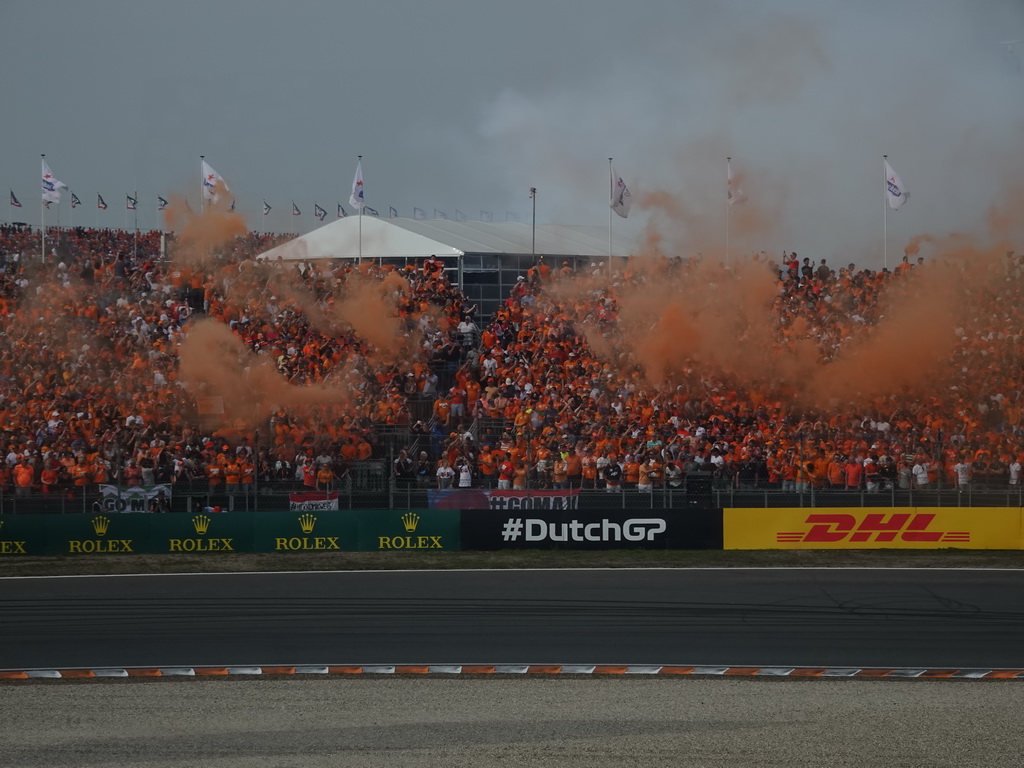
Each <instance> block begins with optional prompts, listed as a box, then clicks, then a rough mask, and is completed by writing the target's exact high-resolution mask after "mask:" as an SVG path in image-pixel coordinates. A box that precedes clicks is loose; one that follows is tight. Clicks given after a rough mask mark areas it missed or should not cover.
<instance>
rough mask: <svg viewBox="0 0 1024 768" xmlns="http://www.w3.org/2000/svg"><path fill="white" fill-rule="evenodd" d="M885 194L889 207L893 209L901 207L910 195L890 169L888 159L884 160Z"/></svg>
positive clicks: (901, 181) (894, 172)
mask: <svg viewBox="0 0 1024 768" xmlns="http://www.w3.org/2000/svg"><path fill="white" fill-rule="evenodd" d="M885 195H886V197H887V198H888V200H889V207H890V208H892V209H893V210H894V211H897V210H899V209H900V208H901V207H903V204H904V203H905V202H907V198H909V197H910V193H909V192H907V187H906V185H905V184H904V183H903V180H902V179H901V178H900V177H899V176H898V175H897V173H896V171H894V170H893V169H892V166H891V165H889V161H888V160H886V161H885Z"/></svg>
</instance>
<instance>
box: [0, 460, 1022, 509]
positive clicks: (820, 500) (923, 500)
mask: <svg viewBox="0 0 1024 768" xmlns="http://www.w3.org/2000/svg"><path fill="white" fill-rule="evenodd" d="M352 474H353V478H352V482H349V483H343V484H339V486H338V487H336V488H335V489H334V490H333V491H331V493H333V494H334V495H335V497H336V498H337V507H338V508H339V509H351V510H358V509H395V510H406V509H421V508H426V507H430V506H433V505H434V501H433V500H435V499H437V498H438V496H439V492H438V491H437V490H436V489H434V488H432V487H428V486H426V485H421V484H416V483H415V482H413V483H408V484H405V483H402V482H396V481H395V480H394V478H392V477H390V476H389V475H388V473H387V471H386V467H385V466H384V465H383V463H382V462H363V463H362V464H359V465H357V467H355V468H354V469H353V473H352ZM477 485H478V487H476V488H472V489H469V490H468V491H467V492H470V493H472V494H474V495H476V496H480V497H485V496H497V495H498V494H500V492H498V491H497V489H495V488H493V487H486V486H485V487H479V486H480V485H481V484H479V483H478V484H477ZM156 487H159V488H162V489H164V496H163V498H162V500H161V502H162V503H165V507H166V508H165V509H164V511H171V512H196V511H202V510H203V509H208V508H219V510H220V511H225V512H259V511H266V510H275V509H288V508H289V507H290V502H291V501H292V499H293V498H294V497H295V496H296V495H297V494H303V493H307V492H310V491H314V492H315V491H316V489H315V488H310V487H308V486H306V485H303V484H302V483H300V482H295V481H284V480H282V481H273V482H264V483H259V484H254V485H250V486H244V485H239V486H237V487H236V488H235V489H231V488H226V487H225V486H224V485H220V486H219V487H216V488H211V487H210V486H209V485H208V484H206V483H203V482H192V483H190V482H176V483H168V484H166V485H162V486H156ZM111 488H114V489H115V490H113V491H110V490H107V491H105V492H100V491H99V490H98V489H97V487H96V486H90V487H87V488H85V489H81V488H72V489H67V490H66V491H63V492H58V493H51V494H42V493H38V492H35V493H25V494H23V495H20V494H17V493H15V492H12V491H11V490H10V489H8V490H3V489H0V515H14V514H19V515H20V514H54V513H60V514H73V513H95V512H141V511H147V510H148V508H149V507H150V506H152V505H153V496H154V494H155V492H152V493H149V494H148V495H146V494H145V493H142V491H145V490H146V489H139V488H135V489H129V488H117V487H116V486H111ZM150 490H152V489H150ZM568 490H570V491H571V492H572V493H573V494H574V495H575V496H576V498H577V502H575V506H576V507H577V508H579V509H591V510H616V509H618V510H641V509H690V508H693V507H695V506H704V507H721V508H764V509H770V508H778V507H782V508H790V507H803V508H832V507H864V508H869V507H1022V506H1024V489H1022V488H1021V486H1009V485H1006V486H1002V487H988V488H981V487H976V486H970V487H966V488H963V489H955V488H945V489H939V488H935V489H910V490H888V491H879V492H868V491H864V490H849V491H847V490H812V491H807V492H803V493H797V492H794V491H782V490H779V489H773V488H760V489H740V488H713V487H712V486H711V485H710V483H708V482H706V481H703V480H700V481H697V480H695V479H692V478H691V479H689V480H688V481H687V482H686V483H685V484H684V485H683V486H682V487H680V488H655V489H653V490H651V491H647V492H644V491H639V490H637V489H635V488H633V489H629V488H627V489H622V490H619V491H617V492H615V493H609V492H607V491H605V490H587V489H578V488H576V489H568ZM459 492H460V493H461V492H462V491H461V490H460V491H459ZM563 492H564V491H555V490H553V489H548V490H533V491H525V492H522V493H521V494H519V495H520V496H522V497H529V498H536V499H538V500H540V502H539V503H541V504H543V500H544V499H546V498H548V497H550V496H551V495H552V494H553V493H554V494H557V493H563ZM442 493H443V492H442ZM452 506H458V505H454V504H453V505H452ZM461 506H462V507H466V506H467V505H465V504H462V505H461ZM471 506H476V505H471ZM483 506H484V507H485V508H487V507H490V506H492V505H490V504H485V505H483Z"/></svg>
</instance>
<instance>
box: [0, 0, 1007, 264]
mask: <svg viewBox="0 0 1024 768" xmlns="http://www.w3.org/2000/svg"><path fill="white" fill-rule="evenodd" d="M1021 39H1024V2H1021V0H965V1H963V2H961V1H959V0H878V1H877V2H876V1H874V0H859V1H858V2H848V1H847V2H842V1H840V0H806V1H803V0H792V1H790V2H771V1H770V0H764V1H762V2H757V1H755V0H748V1H747V2H742V1H741V0H717V1H716V2H711V1H710V0H708V1H706V2H700V1H698V0H634V2H631V3H623V2H621V0H615V1H614V2H611V1H606V0H516V2H508V3H507V2H501V3H498V2H488V0H433V1H429V0H378V2H372V3H367V2H364V3H354V2H353V3H340V2H337V0H292V2H288V3H284V2H280V3H271V2H266V1H265V0H264V1H260V0H174V2H162V3H152V2H146V1H145V0H134V1H133V2H122V1H121V0H89V1H88V2H83V1H82V0H50V1H48V2H40V0H3V2H2V4H0V57H2V61H3V65H2V68H0V72H2V74H0V77H2V78H3V90H4V93H5V94H6V96H5V98H4V109H3V121H2V126H3V129H2V130H3V137H4V142H3V152H2V154H0V189H2V188H3V187H9V188H11V189H13V190H14V192H15V194H16V195H18V197H19V198H20V199H21V201H22V203H23V204H24V206H25V207H24V208H22V209H20V210H18V209H14V208H10V207H9V206H7V207H6V208H7V210H6V213H5V215H4V217H3V218H4V219H6V220H20V221H27V222H29V223H33V224H36V223H38V221H39V199H40V193H39V183H40V182H39V155H40V153H46V156H47V160H48V162H49V163H50V166H51V167H52V169H53V171H54V174H55V175H56V176H57V177H58V178H59V179H61V180H62V181H64V182H65V183H67V184H68V185H69V186H70V187H71V189H72V190H73V191H74V192H75V193H77V194H78V196H79V197H80V198H81V199H82V201H83V203H84V205H83V206H82V207H80V208H78V209H76V210H75V211H74V214H73V215H74V222H75V223H76V224H77V223H84V224H89V225H92V224H94V223H96V222H97V221H98V222H99V224H100V225H101V226H103V225H106V226H122V225H123V224H124V220H125V219H124V216H125V212H124V200H125V193H127V192H130V191H133V190H136V189H137V190H138V193H139V198H140V210H139V223H140V226H143V227H149V226H153V225H155V224H156V222H157V214H156V212H155V205H156V196H157V195H163V196H165V197H166V196H168V194H169V193H172V192H178V193H186V194H189V195H191V196H192V197H193V199H197V197H198V186H199V155H201V154H204V155H205V156H206V158H207V161H208V162H209V163H210V164H211V165H212V166H213V167H214V168H215V169H216V170H217V171H218V172H220V173H221V174H222V175H223V176H224V177H225V179H226V180H227V183H228V184H229V185H230V187H231V189H232V192H233V194H234V195H235V196H236V198H237V201H238V208H239V210H241V211H242V212H244V213H246V214H247V216H248V218H249V220H250V224H251V225H252V226H254V227H256V228H265V227H267V226H269V228H272V229H275V230H285V231H287V230H289V229H290V228H291V226H292V225H293V223H294V225H295V226H296V230H297V231H300V232H302V231H308V230H310V229H313V228H314V227H316V226H319V222H317V221H316V220H315V219H313V217H312V212H313V202H314V200H315V201H317V202H319V203H320V205H322V206H323V207H324V208H326V209H327V210H328V216H329V219H328V220H332V219H333V217H334V215H335V211H336V203H338V202H341V203H342V204H343V205H345V207H346V208H348V195H349V191H350V189H351V184H352V176H353V172H354V170H355V165H356V156H357V155H359V154H361V155H363V175H364V179H365V186H366V200H367V204H368V205H370V206H373V207H374V208H376V209H377V210H378V211H380V213H381V214H382V215H387V211H388V208H389V207H390V206H394V207H395V208H397V209H398V211H399V212H400V215H402V216H412V213H413V207H414V206H416V207H419V208H421V209H424V210H425V211H426V212H427V215H428V216H432V215H433V212H434V209H438V210H440V211H444V212H446V213H447V214H448V216H449V218H455V211H456V209H458V210H459V211H461V212H463V213H464V214H466V215H467V217H468V218H469V219H478V218H479V217H480V212H481V210H487V211H492V212H493V214H494V219H495V221H501V220H504V219H505V215H506V212H512V213H514V214H518V216H519V217H520V219H521V220H523V221H528V220H529V216H530V201H529V199H528V190H529V187H531V186H535V187H537V188H538V190H539V193H538V204H537V220H538V222H553V223H564V224H599V225H601V224H605V223H606V222H607V216H608V207H607V199H608V158H609V157H615V165H616V170H617V171H618V172H619V173H620V175H622V176H623V177H624V178H625V180H626V182H627V184H628V185H629V186H630V188H631V190H632V192H633V195H634V199H635V200H636V201H637V203H638V204H637V205H636V206H635V207H634V212H633V214H631V216H630V218H629V219H628V220H627V221H625V222H623V221H621V220H617V221H616V224H615V226H616V228H617V231H621V232H623V233H626V232H630V233H637V234H639V233H640V232H641V230H642V228H643V227H644V225H645V224H646V223H648V222H649V220H650V218H651V215H652V214H651V213H650V212H649V211H645V210H644V209H643V206H642V203H643V202H644V200H645V197H646V195H647V194H648V193H651V192H657V191H662V190H663V191H666V192H669V193H671V195H672V196H673V200H674V201H675V203H676V204H678V205H679V206H681V207H682V208H684V209H685V212H686V213H685V215H684V216H682V217H678V216H671V217H665V216H662V215H659V216H658V218H657V219H656V221H655V224H656V226H658V227H659V229H660V230H662V231H665V232H668V233H669V235H668V241H669V242H670V243H671V244H672V247H673V248H679V249H682V250H689V251H708V252H711V251H714V250H715V249H719V248H721V247H722V241H723V240H724V228H725V205H724V184H725V157H726V155H731V156H732V157H733V171H734V173H737V174H742V175H743V181H742V185H743V189H744V191H745V193H746V194H747V196H748V197H749V202H748V203H747V205H749V206H750V207H751V208H752V209H756V210H757V211H758V212H759V214H760V215H759V216H758V217H755V218H759V219H760V220H761V221H760V223H759V224H758V225H757V226H755V227H753V228H750V227H748V228H747V229H748V230H749V231H743V232H740V231H734V232H733V247H734V249H741V248H748V249H753V250H761V249H769V250H772V251H776V252H777V251H778V250H780V249H783V248H785V249H789V250H796V251H798V252H799V253H800V254H801V256H804V255H807V256H812V257H814V258H818V257H821V256H827V257H829V259H830V261H832V262H833V263H834V262H835V261H844V262H845V261H856V262H857V263H858V264H869V265H870V264H873V263H877V264H878V265H880V264H881V229H882V211H883V188H882V155H883V154H886V153H887V154H888V155H889V159H890V162H891V163H892V164H893V166H894V167H895V169H896V170H897V172H898V173H899V174H900V175H901V176H902V178H903V180H904V182H905V183H906V185H907V187H908V188H909V190H910V201H909V202H908V203H907V205H906V206H905V207H904V208H903V209H901V210H900V211H897V212H895V213H892V214H891V215H890V216H889V217H888V221H889V235H890V238H889V248H890V264H891V263H892V262H893V259H894V255H893V254H894V252H902V245H903V243H905V242H906V240H907V238H909V237H910V236H913V235H916V234H920V233H931V234H941V233H944V232H947V231H950V230H958V231H974V230H976V229H977V228H979V227H981V226H982V225H983V222H984V214H985V211H986V209H987V207H988V206H989V205H990V204H991V203H993V202H995V201H997V200H999V199H1000V198H1001V196H1002V195H1003V194H1004V193H1005V190H1006V189H1007V188H1008V186H1009V185H1010V184H1012V183H1014V182H1020V181H1021V171H1022V170H1024V162H1022V159H1021V158H1022V153H1021V151H1020V148H1021V146H1022V139H1024V74H1022V72H1021V69H1022V66H1021V62H1024V43H1019V44H1018V46H1017V47H1016V49H1015V50H1014V51H1010V50H1009V48H1008V46H1005V45H1002V44H1001V43H1002V42H1004V41H1011V40H1021ZM3 192H4V193H6V192H7V190H6V189H3ZM97 192H99V193H101V194H103V196H104V198H105V199H106V201H107V203H108V204H109V205H110V208H109V210H107V211H106V212H99V213H98V212H97V210H96V193H97ZM264 199H265V200H266V201H267V202H268V203H269V204H270V205H271V206H273V212H272V213H271V215H270V216H269V217H267V218H266V219H264V217H263V216H262V215H261V214H260V210H261V208H262V203H263V200H264ZM292 199H294V200H295V202H296V203H297V204H298V205H299V207H300V208H301V210H302V214H303V215H302V216H301V217H299V218H297V219H295V220H294V221H293V219H292V217H291V216H290V215H288V214H289V213H290V207H291V202H290V201H291V200H292ZM69 201H70V197H69V196H68V195H65V199H64V201H63V202H62V204H61V211H60V220H61V223H62V224H66V223H67V222H68V217H69V216H70V215H72V213H71V211H70V207H69V204H68V203H69ZM737 209H738V206H737V207H734V208H733V212H734V214H737V215H738V214H739V211H738V210H737ZM56 216H57V213H56V212H55V211H52V212H50V213H48V214H47V217H48V221H49V220H52V219H55V218H56Z"/></svg>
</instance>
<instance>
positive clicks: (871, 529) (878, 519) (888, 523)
mask: <svg viewBox="0 0 1024 768" xmlns="http://www.w3.org/2000/svg"><path fill="white" fill-rule="evenodd" d="M909 519H910V514H909V513H904V512H900V513H897V514H893V515H890V516H889V519H888V520H886V519H885V515H884V514H878V513H873V514H868V515H865V516H864V519H863V520H862V521H861V524H860V525H858V526H857V532H856V533H854V534H853V535H852V536H850V541H871V534H872V533H878V535H877V536H876V537H875V541H892V540H893V539H895V538H896V534H897V533H899V532H900V531H902V530H903V526H905V525H906V524H907V520H909Z"/></svg>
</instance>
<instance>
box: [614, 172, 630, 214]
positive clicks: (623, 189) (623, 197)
mask: <svg viewBox="0 0 1024 768" xmlns="http://www.w3.org/2000/svg"><path fill="white" fill-rule="evenodd" d="M609 168H610V169H611V172H612V199H611V203H610V205H611V208H612V210H613V211H615V213H617V214H618V215H619V216H621V217H622V218H624V219H625V218H626V217H628V216H629V209H630V208H632V207H633V197H632V196H631V195H630V194H629V187H627V186H626V182H624V181H623V180H622V177H621V176H619V175H618V174H616V173H615V168H613V167H612V166H610V165H609Z"/></svg>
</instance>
